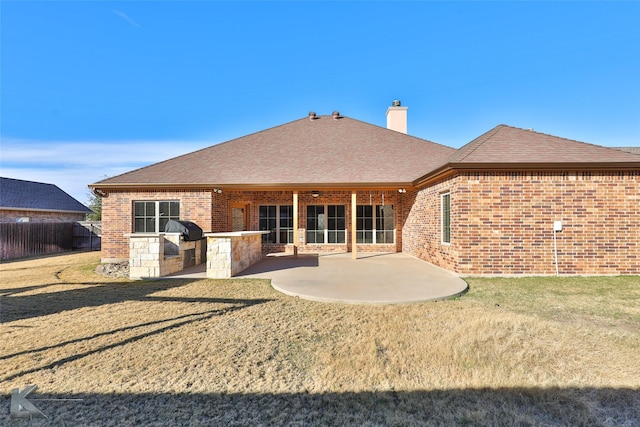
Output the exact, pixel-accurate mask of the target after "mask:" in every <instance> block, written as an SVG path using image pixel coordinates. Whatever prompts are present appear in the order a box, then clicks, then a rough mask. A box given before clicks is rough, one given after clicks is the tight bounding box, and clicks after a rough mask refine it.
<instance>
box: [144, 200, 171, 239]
mask: <svg viewBox="0 0 640 427" xmlns="http://www.w3.org/2000/svg"><path fill="white" fill-rule="evenodd" d="M172 219H180V202H176V201H150V202H149V201H145V202H133V232H134V233H160V232H163V231H164V227H165V226H166V225H167V223H168V222H169V220H172Z"/></svg>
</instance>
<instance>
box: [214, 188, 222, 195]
mask: <svg viewBox="0 0 640 427" xmlns="http://www.w3.org/2000/svg"><path fill="white" fill-rule="evenodd" d="M213 192H214V193H218V194H222V190H221V189H219V188H214V189H213Z"/></svg>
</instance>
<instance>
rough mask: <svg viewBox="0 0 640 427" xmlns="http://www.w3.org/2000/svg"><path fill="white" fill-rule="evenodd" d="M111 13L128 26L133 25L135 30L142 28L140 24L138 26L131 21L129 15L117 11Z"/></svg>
mask: <svg viewBox="0 0 640 427" xmlns="http://www.w3.org/2000/svg"><path fill="white" fill-rule="evenodd" d="M112 12H113V13H115V14H116V15H118V16H119V17H121V18H122V19H124V20H125V21H127V22H128V23H129V24H131V25H133V26H134V27H136V28H142V26H141V25H140V24H138V23H137V22H136V21H134V20H133V19H131V18H130V17H129V15H127V14H126V13H124V12H121V11H119V10H112Z"/></svg>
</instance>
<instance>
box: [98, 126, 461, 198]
mask: <svg viewBox="0 0 640 427" xmlns="http://www.w3.org/2000/svg"><path fill="white" fill-rule="evenodd" d="M453 152H455V149H453V148H449V147H446V146H444V145H440V144H436V143H434V142H430V141H427V140H424V139H420V138H416V137H413V136H409V135H406V134H404V133H400V132H396V131H393V130H389V129H386V128H382V127H379V126H375V125H372V124H369V123H365V122H361V121H358V120H354V119H351V118H349V117H344V116H340V118H338V119H335V118H333V117H332V116H325V115H321V116H316V118H315V119H311V118H303V119H299V120H295V121H292V122H289V123H286V124H283V125H281V126H277V127H273V128H270V129H267V130H263V131H261V132H257V133H254V134H250V135H247V136H243V137H241V138H237V139H234V140H231V141H228V142H225V143H221V144H217V145H214V146H211V147H208V148H205V149H202V150H199V151H195V152H193V153H189V154H185V155H183V156H180V157H176V158H173V159H170V160H167V161H164V162H161V163H156V164H154V165H151V166H147V167H144V168H141V169H137V170H134V171H132V172H128V173H125V174H123V175H119V176H116V177H113V178H108V179H106V180H103V181H100V182H98V183H95V184H93V185H92V187H95V188H117V187H130V186H146V185H149V186H151V185H153V186H180V185H189V186H197V185H216V186H234V185H237V186H240V185H243V186H246V185H249V186H251V185H255V186H265V187H266V186H287V185H290V186H304V185H313V186H345V185H350V186H354V185H363V186H374V185H381V184H388V185H394V184H410V183H411V182H412V181H413V180H415V179H416V178H418V177H420V176H422V175H423V174H424V173H425V171H429V170H431V169H433V168H434V167H436V166H438V165H440V164H442V162H443V161H444V160H445V159H446V158H447V157H449V156H450V155H451V154H452V153H453Z"/></svg>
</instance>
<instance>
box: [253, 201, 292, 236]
mask: <svg viewBox="0 0 640 427" xmlns="http://www.w3.org/2000/svg"><path fill="white" fill-rule="evenodd" d="M258 211H259V219H258V222H259V224H258V225H259V228H260V230H261V231H269V232H270V233H269V234H263V235H262V243H281V244H287V243H293V206H291V205H281V206H278V205H265V206H260V207H259V208H258Z"/></svg>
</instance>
